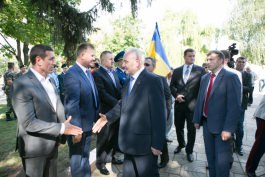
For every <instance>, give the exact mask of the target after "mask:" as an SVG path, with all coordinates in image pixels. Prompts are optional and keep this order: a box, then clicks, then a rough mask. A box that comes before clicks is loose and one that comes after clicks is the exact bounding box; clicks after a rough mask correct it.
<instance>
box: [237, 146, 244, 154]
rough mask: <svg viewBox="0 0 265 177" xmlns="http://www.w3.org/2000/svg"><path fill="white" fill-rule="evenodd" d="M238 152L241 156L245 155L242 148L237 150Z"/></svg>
mask: <svg viewBox="0 0 265 177" xmlns="http://www.w3.org/2000/svg"><path fill="white" fill-rule="evenodd" d="M237 153H238V154H239V155H240V156H243V149H242V148H240V149H239V150H238V151H237Z"/></svg>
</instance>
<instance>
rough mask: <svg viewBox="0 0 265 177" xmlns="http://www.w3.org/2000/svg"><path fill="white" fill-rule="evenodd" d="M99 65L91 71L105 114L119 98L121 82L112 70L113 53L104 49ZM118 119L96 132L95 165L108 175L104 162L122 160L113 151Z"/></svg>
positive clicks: (117, 162) (115, 142)
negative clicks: (116, 157)
mask: <svg viewBox="0 0 265 177" xmlns="http://www.w3.org/2000/svg"><path fill="white" fill-rule="evenodd" d="M100 61H101V67H100V68H99V69H98V70H96V71H95V72H94V73H93V77H94V80H95V83H96V86H97V89H98V94H99V100H100V103H101V105H100V112H101V113H103V114H105V113H107V112H108V111H109V110H110V109H112V108H113V107H114V106H115V105H116V104H117V103H118V101H119V100H120V99H121V84H120V81H119V78H118V75H117V73H116V72H115V71H114V70H113V63H114V60H113V55H112V53H111V52H110V51H104V52H102V53H101V55H100ZM118 129H119V120H118V121H116V122H115V123H113V124H111V125H110V126H106V127H104V128H103V129H102V130H101V132H100V133H98V134H97V161H96V167H97V168H98V169H99V171H100V173H101V174H104V175H108V174H109V171H108V169H107V168H106V167H105V165H106V163H107V162H109V161H110V160H112V162H113V163H114V164H121V163H122V161H120V160H118V159H115V157H114V152H113V151H115V148H116V146H117V140H118Z"/></svg>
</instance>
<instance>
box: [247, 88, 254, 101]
mask: <svg viewBox="0 0 265 177" xmlns="http://www.w3.org/2000/svg"><path fill="white" fill-rule="evenodd" d="M253 91H254V87H251V89H250V92H249V97H248V103H249V104H252V103H253Z"/></svg>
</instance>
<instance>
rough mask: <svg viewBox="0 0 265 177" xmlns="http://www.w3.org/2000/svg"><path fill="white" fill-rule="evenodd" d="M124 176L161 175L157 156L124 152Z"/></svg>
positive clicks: (148, 176)
mask: <svg viewBox="0 0 265 177" xmlns="http://www.w3.org/2000/svg"><path fill="white" fill-rule="evenodd" d="M123 177H159V172H158V167H157V156H155V155H153V154H147V155H140V156H136V155H129V154H124V162H123Z"/></svg>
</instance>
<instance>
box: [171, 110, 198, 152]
mask: <svg viewBox="0 0 265 177" xmlns="http://www.w3.org/2000/svg"><path fill="white" fill-rule="evenodd" d="M192 118H193V113H191V112H189V111H177V110H175V127H176V133H177V140H178V143H179V146H180V147H184V146H186V153H187V154H190V153H192V152H193V147H194V143H195V137H196V129H195V127H194V124H193V123H192ZM185 121H186V123H187V130H188V131H187V132H188V136H187V137H188V139H187V144H186V142H185V139H184V126H185Z"/></svg>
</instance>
